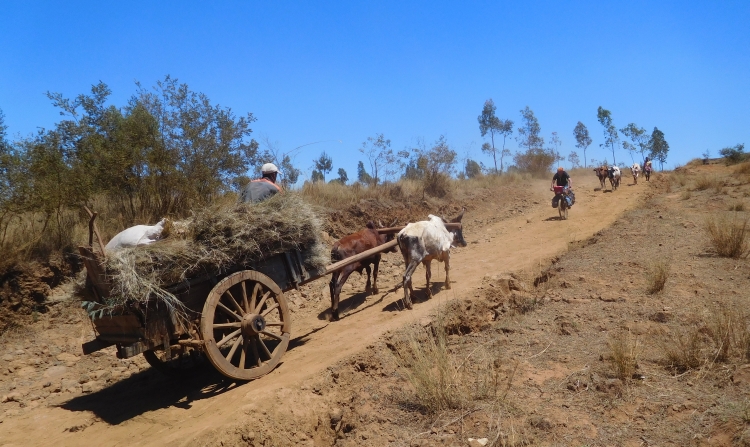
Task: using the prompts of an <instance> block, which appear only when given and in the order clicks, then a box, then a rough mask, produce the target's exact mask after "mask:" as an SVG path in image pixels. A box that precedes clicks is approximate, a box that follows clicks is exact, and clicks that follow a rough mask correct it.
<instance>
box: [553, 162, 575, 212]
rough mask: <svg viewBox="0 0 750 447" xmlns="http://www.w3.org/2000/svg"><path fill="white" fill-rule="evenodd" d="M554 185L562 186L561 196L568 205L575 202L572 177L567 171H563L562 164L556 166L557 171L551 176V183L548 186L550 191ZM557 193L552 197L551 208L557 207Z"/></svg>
mask: <svg viewBox="0 0 750 447" xmlns="http://www.w3.org/2000/svg"><path fill="white" fill-rule="evenodd" d="M555 186H562V187H563V188H564V189H563V191H564V192H563V196H564V197H565V200H566V201H567V202H568V206H572V205H573V204H574V203H575V197H574V196H573V189H572V188H573V179H572V178H570V175H568V173H567V172H565V169H563V167H562V166H560V167H558V168H557V172H556V173H555V175H553V176H552V184H551V185H550V187H549V190H550V191H554V190H555ZM558 197H559V195H558V194H555V197H553V198H552V208H557V204H558V203H557V201H558Z"/></svg>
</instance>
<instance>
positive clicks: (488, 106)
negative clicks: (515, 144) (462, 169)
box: [477, 98, 513, 173]
mask: <svg viewBox="0 0 750 447" xmlns="http://www.w3.org/2000/svg"><path fill="white" fill-rule="evenodd" d="M496 110H497V107H495V102H494V101H492V99H491V98H490V99H488V100H487V101H485V102H484V107H483V108H482V114H481V115H479V117H478V118H477V120H478V121H479V132H480V133H481V135H482V136H483V137H484V136H485V135H487V133H489V134H490V141H491V144H487V143H485V144H483V145H482V152H485V153H487V154H492V159H493V161H494V162H495V172H496V173H497V172H498V170H497V153H498V150H497V149H496V148H495V134H496V133H497V134H498V135H502V136H503V147H502V149H501V150H500V171H499V172H502V171H503V169H504V167H503V157H505V156H508V155H510V151H509V150H507V149H505V140H506V138H507V137H508V136H509V135H512V134H513V121H511V120H501V119H500V118H498V117H497V116H496V115H495V111H496Z"/></svg>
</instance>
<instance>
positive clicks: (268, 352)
mask: <svg viewBox="0 0 750 447" xmlns="http://www.w3.org/2000/svg"><path fill="white" fill-rule="evenodd" d="M256 340H257V341H258V343H260V346H261V347H262V348H263V351H265V353H266V355H267V356H268V358H269V359H272V358H273V355H271V351H269V350H268V346H266V344H265V343H263V339H262V338H260V337H258V338H257V339H256Z"/></svg>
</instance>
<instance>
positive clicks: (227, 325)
mask: <svg viewBox="0 0 750 447" xmlns="http://www.w3.org/2000/svg"><path fill="white" fill-rule="evenodd" d="M234 327H242V323H240V322H239V321H235V322H234V323H219V324H215V325H214V329H224V328H234Z"/></svg>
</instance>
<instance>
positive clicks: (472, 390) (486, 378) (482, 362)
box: [392, 307, 518, 414]
mask: <svg viewBox="0 0 750 447" xmlns="http://www.w3.org/2000/svg"><path fill="white" fill-rule="evenodd" d="M446 309H450V308H448V307H446V308H442V309H441V310H439V311H438V315H437V317H436V318H435V320H434V321H433V323H432V325H430V326H428V327H422V326H413V327H410V328H408V329H406V330H405V331H404V332H403V333H402V334H401V335H400V336H399V337H398V341H396V342H394V343H393V345H392V350H393V353H394V356H395V359H396V362H397V363H398V365H399V367H400V368H401V370H402V371H403V373H404V375H405V376H406V379H407V380H408V381H409V383H410V384H411V386H412V388H413V393H407V395H406V397H405V398H404V400H405V403H406V404H407V405H409V406H415V407H417V408H420V409H422V410H423V411H425V412H427V413H429V414H436V413H439V412H441V411H445V410H452V409H459V408H467V407H471V406H475V405H476V404H477V403H478V401H482V400H486V399H491V400H493V401H496V400H503V399H505V397H506V395H507V392H508V390H509V389H510V386H511V384H512V381H513V378H514V375H515V372H516V368H517V366H518V365H517V363H516V364H514V366H513V367H512V368H511V369H510V370H503V368H502V366H503V362H502V361H501V359H500V358H499V357H498V355H497V352H495V351H493V350H490V349H488V348H487V347H485V346H483V345H479V346H477V347H476V348H475V349H473V350H472V351H471V352H469V353H468V354H460V355H459V354H457V353H455V352H453V350H452V349H451V348H449V346H448V343H447V331H446V325H445V321H446V318H447V317H448V316H446V315H445V314H444V312H445V311H446Z"/></svg>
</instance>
